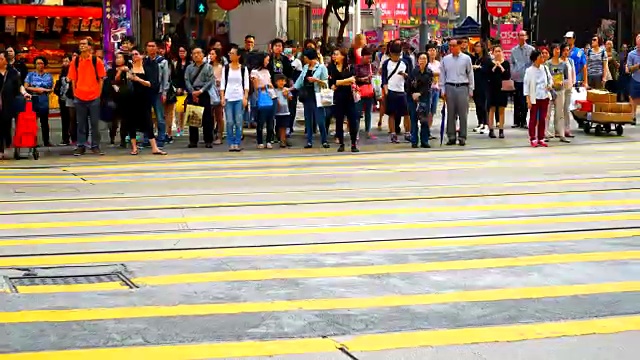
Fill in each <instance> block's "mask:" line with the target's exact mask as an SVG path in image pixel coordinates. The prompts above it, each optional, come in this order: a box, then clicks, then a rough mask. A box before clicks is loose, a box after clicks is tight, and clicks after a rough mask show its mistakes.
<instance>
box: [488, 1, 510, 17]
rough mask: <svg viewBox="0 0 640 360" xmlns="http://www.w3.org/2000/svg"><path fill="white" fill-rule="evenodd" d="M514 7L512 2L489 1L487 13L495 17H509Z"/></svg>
mask: <svg viewBox="0 0 640 360" xmlns="http://www.w3.org/2000/svg"><path fill="white" fill-rule="evenodd" d="M511 6H513V1H512V0H487V12H489V14H491V15H493V16H495V17H503V16H507V15H508V14H509V13H510V12H511Z"/></svg>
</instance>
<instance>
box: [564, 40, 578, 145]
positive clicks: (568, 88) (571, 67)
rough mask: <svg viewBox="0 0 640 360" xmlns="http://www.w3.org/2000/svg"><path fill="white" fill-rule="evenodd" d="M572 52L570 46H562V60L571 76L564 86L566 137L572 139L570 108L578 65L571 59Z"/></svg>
mask: <svg viewBox="0 0 640 360" xmlns="http://www.w3.org/2000/svg"><path fill="white" fill-rule="evenodd" d="M570 50H571V46H569V44H563V45H562V46H560V54H561V57H560V60H562V61H564V62H565V64H567V71H568V74H569V76H568V77H567V81H566V82H565V84H564V100H565V101H564V109H563V111H564V137H567V138H572V137H574V136H573V135H571V111H569V108H570V107H571V94H572V90H573V84H575V83H576V64H575V63H574V62H573V59H572V58H570V57H569V53H570Z"/></svg>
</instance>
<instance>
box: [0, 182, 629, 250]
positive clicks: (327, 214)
mask: <svg viewBox="0 0 640 360" xmlns="http://www.w3.org/2000/svg"><path fill="white" fill-rule="evenodd" d="M636 192H637V190H636ZM635 205H640V199H612V200H586V201H554V202H541V203H520V204H488V205H468V206H463V205H457V206H432V207H409V208H383V209H355V210H331V211H310V212H292V213H264V214H251V220H252V221H258V220H287V219H318V218H329V219H333V218H338V217H360V216H376V215H416V214H430V213H440V214H443V213H450V212H472V211H516V210H545V209H566V208H580V207H606V206H611V207H621V206H635ZM629 211H630V210H629ZM628 216H631V217H632V218H631V219H629V220H635V219H640V214H629V215H628ZM244 220H245V218H244V217H241V216H238V215H237V214H231V215H210V216H191V217H189V216H185V217H166V218H163V217H157V218H134V219H110V220H84V221H50V222H24V223H7V224H0V230H15V229H59V228H67V227H69V228H70V227H73V228H80V227H108V226H124V225H158V224H165V225H166V224H182V223H209V222H234V221H244ZM492 220H499V221H502V219H489V220H486V221H492ZM471 221H475V220H471ZM514 221H518V220H514ZM549 221H553V220H549ZM0 241H1V240H0Z"/></svg>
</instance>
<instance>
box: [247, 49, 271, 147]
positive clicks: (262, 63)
mask: <svg viewBox="0 0 640 360" xmlns="http://www.w3.org/2000/svg"><path fill="white" fill-rule="evenodd" d="M251 81H252V82H253V88H254V89H255V91H254V96H256V99H257V97H258V96H260V93H261V92H266V93H267V94H269V96H270V97H271V99H275V98H276V93H275V91H274V89H273V83H272V82H271V73H270V72H269V55H267V54H262V55H261V56H260V59H258V68H257V69H254V70H252V71H251ZM256 104H257V102H256ZM256 107H257V108H258V109H257V114H258V115H257V119H258V126H257V127H256V135H257V142H258V149H264V148H265V144H264V142H263V128H264V126H265V125H266V126H267V139H266V140H267V141H266V147H267V149H272V148H273V145H271V143H272V142H273V140H274V139H275V132H274V127H273V125H274V118H275V102H274V103H272V105H271V106H269V107H262V108H261V107H260V106H259V105H256Z"/></svg>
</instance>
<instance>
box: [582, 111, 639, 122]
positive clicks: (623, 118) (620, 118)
mask: <svg viewBox="0 0 640 360" xmlns="http://www.w3.org/2000/svg"><path fill="white" fill-rule="evenodd" d="M591 121H593V122H596V123H605V124H606V123H611V124H631V122H632V121H633V114H616V113H603V112H593V113H591Z"/></svg>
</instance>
